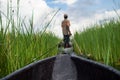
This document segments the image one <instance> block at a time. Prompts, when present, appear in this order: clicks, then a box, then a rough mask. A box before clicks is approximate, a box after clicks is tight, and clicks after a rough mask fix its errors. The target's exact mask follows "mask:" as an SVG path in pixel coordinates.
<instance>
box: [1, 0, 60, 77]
mask: <svg viewBox="0 0 120 80" xmlns="http://www.w3.org/2000/svg"><path fill="white" fill-rule="evenodd" d="M19 1H20V0H17V20H15V19H14V16H13V15H12V14H13V12H12V11H13V10H12V4H11V2H10V1H8V4H7V14H6V15H5V14H4V12H1V11H0V29H1V30H0V77H3V76H5V75H7V74H9V73H11V72H13V71H15V70H17V69H19V68H21V67H23V66H25V65H27V64H29V63H31V62H33V61H36V60H39V59H43V58H46V57H50V56H53V55H55V54H56V53H57V47H55V48H54V49H52V50H49V49H50V48H51V47H54V46H55V45H56V44H57V43H58V42H59V39H58V38H57V37H56V36H55V35H54V34H53V33H46V29H47V28H48V27H49V24H50V23H51V21H52V19H53V17H54V16H55V15H56V14H57V12H58V11H59V10H58V11H56V12H55V13H54V16H53V17H52V18H51V20H50V21H49V22H48V23H47V24H46V25H42V26H44V29H43V30H42V31H39V32H34V30H33V27H34V25H33V24H34V19H33V18H34V14H32V17H31V19H30V20H29V23H27V24H26V23H25V18H24V19H21V18H20V14H19ZM3 17H5V18H6V24H3V20H2V18H3ZM28 24H29V25H28ZM46 51H48V52H47V53H46ZM39 56H40V57H39Z"/></svg>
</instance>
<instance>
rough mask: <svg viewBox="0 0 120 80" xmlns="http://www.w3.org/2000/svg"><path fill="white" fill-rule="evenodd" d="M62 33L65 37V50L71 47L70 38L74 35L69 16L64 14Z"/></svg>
mask: <svg viewBox="0 0 120 80" xmlns="http://www.w3.org/2000/svg"><path fill="white" fill-rule="evenodd" d="M61 26H62V32H63V36H64V47H65V48H68V47H70V45H69V41H70V38H69V37H70V36H71V35H72V34H71V31H70V28H69V27H70V21H69V20H68V15H67V14H64V20H63V21H62V24H61Z"/></svg>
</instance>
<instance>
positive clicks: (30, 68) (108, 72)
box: [1, 54, 120, 80]
mask: <svg viewBox="0 0 120 80" xmlns="http://www.w3.org/2000/svg"><path fill="white" fill-rule="evenodd" d="M62 55H63V57H64V58H63V59H66V58H67V56H66V55H67V54H62ZM61 58H62V57H61ZM63 59H62V60H63ZM70 60H71V61H72V62H73V63H74V65H75V67H76V71H77V72H76V73H77V74H76V76H77V79H76V80H120V72H119V71H118V70H116V69H114V68H112V67H110V66H106V65H103V64H100V63H97V62H95V61H92V60H89V59H85V58H82V57H78V56H75V55H72V56H70ZM55 61H56V56H55V57H50V58H47V59H44V60H40V61H38V62H34V63H32V64H29V65H27V66H25V67H24V68H21V69H19V70H17V71H15V72H13V73H11V74H10V75H8V76H6V77H4V78H2V79H1V80H53V78H52V74H53V68H54V63H55ZM66 67H67V66H66ZM64 68H65V66H63V65H61V69H64ZM67 68H69V67H67ZM63 71H64V70H63ZM59 73H60V72H58V74H59ZM69 74H71V73H69ZM63 75H64V74H63ZM66 77H67V76H66ZM58 80H60V79H58ZM61 80H64V79H61ZM69 80H73V79H69Z"/></svg>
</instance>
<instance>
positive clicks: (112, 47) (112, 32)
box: [74, 19, 120, 69]
mask: <svg viewBox="0 0 120 80" xmlns="http://www.w3.org/2000/svg"><path fill="white" fill-rule="evenodd" d="M74 44H75V51H76V53H78V54H80V55H85V56H87V57H90V58H91V59H93V60H96V61H98V62H101V63H104V64H106V65H110V66H113V67H115V68H117V69H120V54H119V53H120V49H119V48H120V20H119V19H118V20H117V21H115V20H111V21H110V22H105V23H104V24H101V25H97V24H96V25H94V26H92V28H89V29H85V31H83V32H81V33H79V32H76V34H75V35H74Z"/></svg>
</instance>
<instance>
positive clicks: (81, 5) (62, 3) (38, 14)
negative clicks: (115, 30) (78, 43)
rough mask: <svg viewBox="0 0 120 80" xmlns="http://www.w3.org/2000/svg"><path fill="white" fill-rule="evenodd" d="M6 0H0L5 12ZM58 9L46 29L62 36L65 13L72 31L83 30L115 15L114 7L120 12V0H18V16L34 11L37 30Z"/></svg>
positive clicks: (14, 7)
mask: <svg viewBox="0 0 120 80" xmlns="http://www.w3.org/2000/svg"><path fill="white" fill-rule="evenodd" d="M8 1H11V2H12V8H13V10H14V13H13V15H14V17H16V9H17V5H16V3H17V0H8ZM6 8H7V0H0V11H2V12H4V14H6V10H7V9H6ZM58 9H60V11H59V12H58V13H57V15H56V16H55V17H54V19H53V21H52V23H51V25H50V27H49V28H48V30H50V31H52V32H54V33H55V34H56V35H58V36H62V32H61V21H62V20H63V14H64V13H66V14H68V16H69V18H68V19H69V20H70V21H71V26H70V29H71V31H72V33H74V32H76V31H79V32H80V31H83V30H84V28H87V27H88V26H89V25H91V24H94V23H96V22H100V21H103V20H105V19H110V18H113V17H117V14H116V13H115V11H114V9H115V10H116V11H117V13H118V14H120V0H20V17H21V18H24V17H26V19H29V18H31V15H32V13H34V29H35V30H37V31H39V30H40V29H41V27H43V26H41V24H42V25H45V24H46V23H47V22H48V21H49V20H50V19H51V18H52V16H53V15H54V13H55V11H56V10H58Z"/></svg>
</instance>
